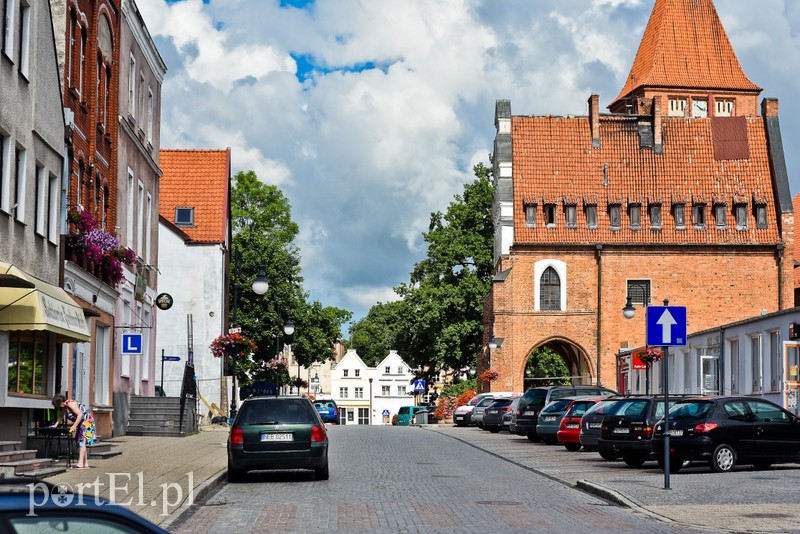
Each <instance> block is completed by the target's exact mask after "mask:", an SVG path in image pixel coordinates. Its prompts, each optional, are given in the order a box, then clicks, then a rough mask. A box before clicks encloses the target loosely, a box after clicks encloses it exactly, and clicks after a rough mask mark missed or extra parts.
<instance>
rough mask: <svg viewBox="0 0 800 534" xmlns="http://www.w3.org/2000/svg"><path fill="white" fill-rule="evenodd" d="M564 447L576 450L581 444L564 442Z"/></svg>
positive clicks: (571, 450) (579, 448) (572, 450)
mask: <svg viewBox="0 0 800 534" xmlns="http://www.w3.org/2000/svg"><path fill="white" fill-rule="evenodd" d="M564 448H565V449H567V450H568V451H570V452H578V451H579V450H581V444H580V443H565V444H564Z"/></svg>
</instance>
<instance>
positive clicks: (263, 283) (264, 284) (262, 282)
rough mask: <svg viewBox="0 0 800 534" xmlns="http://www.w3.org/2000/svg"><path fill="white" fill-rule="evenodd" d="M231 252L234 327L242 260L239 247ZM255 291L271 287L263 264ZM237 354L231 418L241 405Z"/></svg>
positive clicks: (233, 368)
mask: <svg viewBox="0 0 800 534" xmlns="http://www.w3.org/2000/svg"><path fill="white" fill-rule="evenodd" d="M231 252H232V253H233V327H238V314H239V261H240V260H241V253H240V252H239V249H238V248H237V249H234V248H233V247H232V246H231ZM251 287H252V289H253V293H255V294H256V295H263V294H264V293H266V292H267V290H268V289H269V282H268V281H267V277H266V274H265V270H264V266H263V265H261V266H259V268H258V275H257V276H256V278H255V280H253V284H252V286H251ZM232 330H233V328H230V329H229V331H228V333H231V331H232ZM236 359H237V355H236V354H234V355H233V356H232V359H231V375H232V379H231V386H232V388H231V389H232V390H233V391H231V408H230V412H229V414H230V418H231V419H235V418H236V411H237V406H238V405H239V398H238V397H239V395H238V391H237V388H236V371H237V370H238V362H237V361H236Z"/></svg>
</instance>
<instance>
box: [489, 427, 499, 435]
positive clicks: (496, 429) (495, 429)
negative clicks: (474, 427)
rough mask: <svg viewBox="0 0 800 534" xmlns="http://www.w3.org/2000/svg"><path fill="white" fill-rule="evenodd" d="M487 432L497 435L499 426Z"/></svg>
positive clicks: (490, 428)
mask: <svg viewBox="0 0 800 534" xmlns="http://www.w3.org/2000/svg"><path fill="white" fill-rule="evenodd" d="M489 432H491V433H492V434H497V433H498V432H500V427H499V426H492V427H489Z"/></svg>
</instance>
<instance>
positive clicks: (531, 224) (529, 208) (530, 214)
mask: <svg viewBox="0 0 800 534" xmlns="http://www.w3.org/2000/svg"><path fill="white" fill-rule="evenodd" d="M525 226H527V227H528V228H536V204H525Z"/></svg>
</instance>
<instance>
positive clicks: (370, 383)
mask: <svg viewBox="0 0 800 534" xmlns="http://www.w3.org/2000/svg"><path fill="white" fill-rule="evenodd" d="M369 424H370V425H371V424H372V377H370V379H369Z"/></svg>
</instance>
